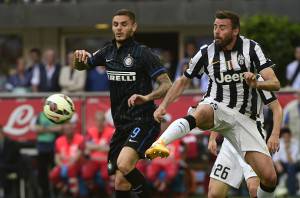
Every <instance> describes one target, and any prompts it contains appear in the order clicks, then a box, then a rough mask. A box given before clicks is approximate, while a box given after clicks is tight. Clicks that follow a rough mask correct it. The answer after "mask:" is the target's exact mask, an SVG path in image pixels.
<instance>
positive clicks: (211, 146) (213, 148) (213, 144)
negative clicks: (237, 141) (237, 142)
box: [207, 139, 217, 156]
mask: <svg viewBox="0 0 300 198" xmlns="http://www.w3.org/2000/svg"><path fill="white" fill-rule="evenodd" d="M207 148H208V150H209V152H211V154H213V155H215V156H217V142H216V140H215V139H214V140H211V139H210V140H209V142H208V147H207Z"/></svg>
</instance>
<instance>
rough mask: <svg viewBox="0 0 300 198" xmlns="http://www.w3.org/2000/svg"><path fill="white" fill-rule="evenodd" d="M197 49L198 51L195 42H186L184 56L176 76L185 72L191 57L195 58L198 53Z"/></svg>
mask: <svg viewBox="0 0 300 198" xmlns="http://www.w3.org/2000/svg"><path fill="white" fill-rule="evenodd" d="M197 51H198V47H197V44H196V43H195V42H188V43H186V45H185V49H184V58H182V59H181V60H180V61H179V64H178V66H177V70H176V76H175V78H179V77H180V76H181V75H182V74H183V72H184V71H185V70H186V69H187V68H188V64H189V62H190V60H191V58H193V57H194V56H195V55H196V53H197Z"/></svg>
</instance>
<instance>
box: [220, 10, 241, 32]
mask: <svg viewBox="0 0 300 198" xmlns="http://www.w3.org/2000/svg"><path fill="white" fill-rule="evenodd" d="M216 18H217V19H230V21H231V24H232V28H233V29H236V28H240V17H239V15H238V14H236V13H234V12H232V11H229V10H218V11H217V12H216Z"/></svg>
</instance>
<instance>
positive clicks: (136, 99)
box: [128, 94, 149, 107]
mask: <svg viewBox="0 0 300 198" xmlns="http://www.w3.org/2000/svg"><path fill="white" fill-rule="evenodd" d="M148 101H149V98H148V97H147V96H143V95H138V94H133V95H132V96H131V97H130V98H129V99H128V106H129V107H133V106H135V105H140V104H144V103H145V102H148Z"/></svg>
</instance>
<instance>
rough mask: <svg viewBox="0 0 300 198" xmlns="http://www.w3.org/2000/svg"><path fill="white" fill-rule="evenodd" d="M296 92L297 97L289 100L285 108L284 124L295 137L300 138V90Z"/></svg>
mask: <svg viewBox="0 0 300 198" xmlns="http://www.w3.org/2000/svg"><path fill="white" fill-rule="evenodd" d="M296 94H297V99H295V100H293V101H291V102H289V103H288V104H287V105H286V106H285V107H284V109H283V126H284V127H288V128H289V129H290V130H291V132H292V134H293V137H294V138H296V139H297V140H300V91H297V93H296ZM299 149H300V145H299Z"/></svg>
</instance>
